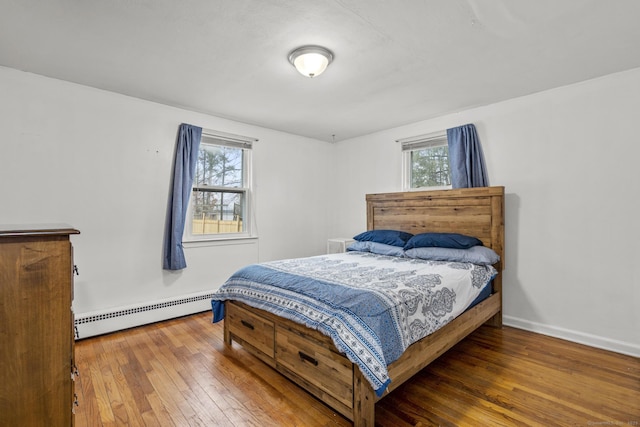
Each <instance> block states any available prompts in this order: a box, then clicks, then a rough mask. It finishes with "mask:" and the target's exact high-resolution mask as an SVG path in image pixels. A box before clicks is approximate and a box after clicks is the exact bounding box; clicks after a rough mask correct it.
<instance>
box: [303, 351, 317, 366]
mask: <svg viewBox="0 0 640 427" xmlns="http://www.w3.org/2000/svg"><path fill="white" fill-rule="evenodd" d="M298 356H300V360H302V361H307V362H309V363H313V365H314V366H318V361H317V360H316V359H314V358H313V357H311V356H309V355H308V354H304V353H303V352H301V351H299V352H298Z"/></svg>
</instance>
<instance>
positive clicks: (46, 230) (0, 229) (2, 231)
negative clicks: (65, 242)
mask: <svg viewBox="0 0 640 427" xmlns="http://www.w3.org/2000/svg"><path fill="white" fill-rule="evenodd" d="M69 234H80V232H79V231H78V230H76V229H75V228H73V227H71V226H70V225H68V224H0V237H11V236H43V235H47V236H52V235H69Z"/></svg>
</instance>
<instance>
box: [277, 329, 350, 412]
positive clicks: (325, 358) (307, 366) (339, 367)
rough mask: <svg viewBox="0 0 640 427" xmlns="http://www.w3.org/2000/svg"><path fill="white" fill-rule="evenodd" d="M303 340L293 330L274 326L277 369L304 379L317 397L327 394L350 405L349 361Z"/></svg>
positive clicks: (303, 337)
mask: <svg viewBox="0 0 640 427" xmlns="http://www.w3.org/2000/svg"><path fill="white" fill-rule="evenodd" d="M332 347H333V346H329V345H327V346H322V345H320V344H319V343H318V342H317V341H311V340H310V339H307V337H305V335H304V334H303V333H302V332H301V331H299V330H294V329H289V328H286V327H283V326H280V325H277V326H276V360H277V363H278V369H279V370H281V371H283V372H284V373H286V374H288V375H295V376H297V377H299V378H300V379H302V380H304V382H305V383H306V384H307V386H306V387H305V388H307V390H309V391H311V392H312V393H313V394H316V395H319V396H318V397H320V398H321V399H326V398H327V396H328V397H331V398H332V400H333V399H335V400H336V401H338V402H340V403H341V404H342V405H344V406H346V407H348V408H352V407H353V364H352V363H351V362H350V361H349V360H348V359H347V358H346V357H344V356H343V355H341V354H339V353H336V352H335V351H332V350H331V348H332Z"/></svg>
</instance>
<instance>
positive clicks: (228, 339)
mask: <svg viewBox="0 0 640 427" xmlns="http://www.w3.org/2000/svg"><path fill="white" fill-rule="evenodd" d="M224 305H225V307H224V308H225V313H228V311H227V302H226V301H225V303H224ZM223 322H224V325H223V331H224V343H225V344H226V345H231V331H229V322H227V316H226V314H225V318H224V320H223Z"/></svg>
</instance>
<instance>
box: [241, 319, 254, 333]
mask: <svg viewBox="0 0 640 427" xmlns="http://www.w3.org/2000/svg"><path fill="white" fill-rule="evenodd" d="M240 323H242V326H244V327H245V328H249V329H251V330H252V331H253V330H254V329H255V328H254V326H253V325H252V324H251V323H249V322H247V321H246V320H241V321H240Z"/></svg>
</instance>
